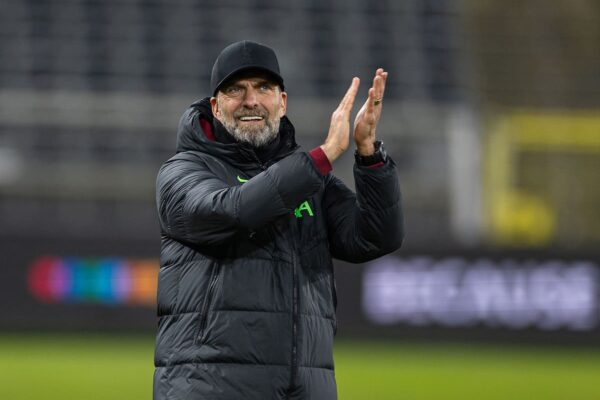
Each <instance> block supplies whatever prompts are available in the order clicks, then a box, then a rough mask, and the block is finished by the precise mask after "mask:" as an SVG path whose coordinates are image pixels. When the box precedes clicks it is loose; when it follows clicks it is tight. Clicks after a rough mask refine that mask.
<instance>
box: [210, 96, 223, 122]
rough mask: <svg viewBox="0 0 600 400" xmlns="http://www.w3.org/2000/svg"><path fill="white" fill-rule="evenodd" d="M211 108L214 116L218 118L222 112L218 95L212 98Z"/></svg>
mask: <svg viewBox="0 0 600 400" xmlns="http://www.w3.org/2000/svg"><path fill="white" fill-rule="evenodd" d="M210 109H211V110H212V113H213V116H214V117H215V118H216V119H219V117H220V116H221V113H220V112H219V102H218V101H217V98H216V97H211V98H210Z"/></svg>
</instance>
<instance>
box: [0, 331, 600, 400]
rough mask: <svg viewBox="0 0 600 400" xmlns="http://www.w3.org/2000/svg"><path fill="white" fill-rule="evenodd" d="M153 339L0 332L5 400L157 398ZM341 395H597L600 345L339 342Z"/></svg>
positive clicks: (0, 390)
mask: <svg viewBox="0 0 600 400" xmlns="http://www.w3.org/2000/svg"><path fill="white" fill-rule="evenodd" d="M153 345H154V343H153V338H152V337H151V336H142V335H141V336H123V337H120V336H114V335H112V336H97V335H73V334H70V335H62V336H61V335H57V334H52V335H16V334H10V335H9V334H2V335H0V399H11V400H21V399H22V400H31V399H46V400H53V399H88V400H104V399H106V400H119V399H150V398H151V394H152V372H153V367H152V357H153V354H152V351H153ZM335 353H336V375H337V380H338V386H339V398H340V399H342V400H355V399H356V400H358V399H360V400H365V399H369V400H387V399H390V400H391V399H394V400H396V399H436V400H437V399H444V400H452V399H461V400H464V399H478V400H479V399H486V400H494V399H502V400H505V399H545V400H551V399H577V400H584V399H590V400H591V399H600V349H589V348H587V349H581V348H565V347H563V348H548V347H546V348H534V347H531V346H530V347H525V346H504V347H494V346H489V345H488V346H485V345H451V344H408V343H394V342H385V343H377V342H360V341H343V340H340V341H338V342H336V347H335Z"/></svg>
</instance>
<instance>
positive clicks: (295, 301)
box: [289, 221, 300, 390]
mask: <svg viewBox="0 0 600 400" xmlns="http://www.w3.org/2000/svg"><path fill="white" fill-rule="evenodd" d="M296 231H297V226H296V221H292V243H293V245H292V360H291V364H292V365H291V371H290V387H289V390H292V389H293V388H294V386H295V381H296V375H297V374H298V318H299V313H300V293H299V290H300V289H299V284H298V259H297V253H296V245H295V241H294V239H295V233H296Z"/></svg>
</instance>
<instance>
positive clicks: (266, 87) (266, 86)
mask: <svg viewBox="0 0 600 400" xmlns="http://www.w3.org/2000/svg"><path fill="white" fill-rule="evenodd" d="M260 90H262V91H263V92H266V91H268V90H271V85H269V84H268V83H261V85H260Z"/></svg>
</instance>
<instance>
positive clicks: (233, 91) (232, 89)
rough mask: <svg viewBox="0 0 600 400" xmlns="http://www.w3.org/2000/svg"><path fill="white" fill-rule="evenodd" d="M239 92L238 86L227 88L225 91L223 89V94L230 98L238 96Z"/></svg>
mask: <svg viewBox="0 0 600 400" xmlns="http://www.w3.org/2000/svg"><path fill="white" fill-rule="evenodd" d="M240 91H241V89H240V87H239V86H229V87H228V88H227V89H225V93H226V94H228V95H230V96H234V95H236V94H239V93H240Z"/></svg>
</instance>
